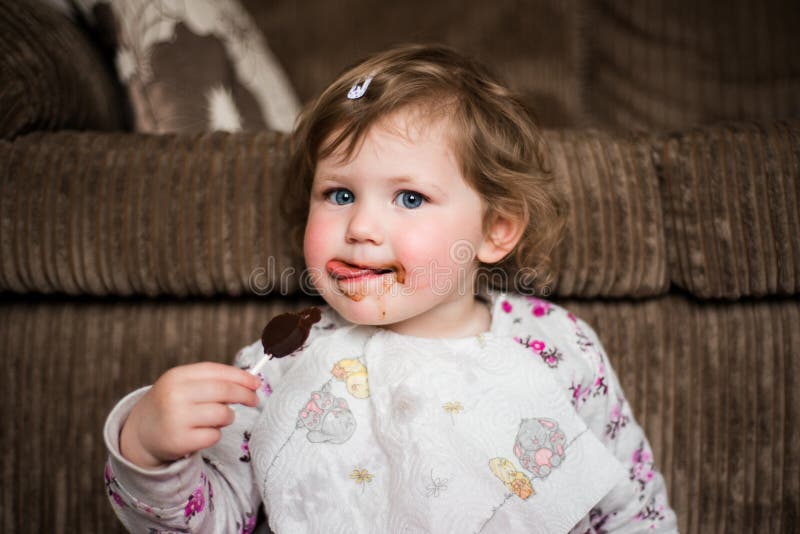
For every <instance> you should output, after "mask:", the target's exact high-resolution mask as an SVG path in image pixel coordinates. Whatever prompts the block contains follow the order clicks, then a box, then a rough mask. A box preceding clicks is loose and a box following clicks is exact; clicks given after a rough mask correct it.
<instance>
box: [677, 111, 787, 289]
mask: <svg viewBox="0 0 800 534" xmlns="http://www.w3.org/2000/svg"><path fill="white" fill-rule="evenodd" d="M661 164H662V167H663V180H662V189H663V198H664V211H665V215H666V216H665V231H666V233H667V242H668V244H669V266H670V268H669V272H670V276H671V278H672V281H673V282H674V283H675V284H677V285H679V286H681V287H683V288H685V289H688V290H689V291H691V292H692V293H693V294H695V295H698V296H700V297H724V298H735V297H740V296H744V295H752V296H761V295H792V294H796V293H798V292H800V121H792V122H779V123H772V124H763V125H762V124H746V123H743V124H730V125H725V126H718V127H707V128H699V129H694V130H690V131H686V132H684V133H680V134H675V135H673V136H670V137H669V138H668V139H666V140H665V141H664V144H663V149H662V151H661Z"/></svg>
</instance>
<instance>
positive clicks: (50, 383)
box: [0, 299, 303, 533]
mask: <svg viewBox="0 0 800 534" xmlns="http://www.w3.org/2000/svg"><path fill="white" fill-rule="evenodd" d="M302 305H303V303H302V302H299V301H297V300H292V301H285V300H270V301H264V300H239V301H224V300H214V301H198V300H195V301H184V302H165V301H161V302H159V301H155V300H151V301H131V302H93V303H89V302H85V301H83V302H81V301H78V300H67V299H64V300H60V301H53V302H46V303H35V302H25V301H23V300H17V301H16V302H8V301H6V302H5V303H0V341H1V344H0V357H2V361H3V364H4V366H5V367H6V369H7V370H6V372H4V373H3V378H2V392H0V398H2V404H1V405H2V416H3V421H4V422H3V428H4V429H3V432H2V447H3V451H4V452H3V454H4V457H3V465H4V466H5V467H4V470H3V475H2V481H0V494H2V496H1V497H0V502H2V503H3V506H2V513H0V529H2V531H3V532H9V533H10V532H64V533H66V532H74V533H88V532H97V533H100V532H125V529H124V528H123V527H122V525H121V524H120V523H119V522H118V521H117V519H116V517H115V516H114V513H113V511H112V509H111V506H110V504H109V503H108V502H107V500H106V498H105V490H104V488H103V464H104V461H105V458H106V450H105V444H104V443H103V437H102V436H103V434H102V428H103V423H104V421H105V418H106V416H107V415H108V412H109V411H110V410H111V408H112V407H113V405H114V403H116V401H118V400H119V399H121V398H122V397H123V396H124V395H125V394H127V393H128V392H130V391H133V390H134V389H136V388H138V387H141V386H144V385H147V384H150V383H152V382H153V381H154V380H155V379H156V378H158V376H160V375H161V374H162V373H163V372H164V371H166V370H167V369H169V368H171V367H174V366H176V365H181V364H185V363H192V362H197V361H203V360H212V361H220V362H224V363H230V362H232V361H233V357H234V355H235V354H236V351H237V350H238V349H240V348H241V347H243V346H244V345H246V344H249V343H252V342H254V341H256V340H257V339H259V337H260V335H261V329H263V328H264V325H265V324H266V323H267V321H269V319H270V318H271V317H273V316H274V315H276V314H278V313H281V312H283V311H287V310H290V309H292V310H293V309H296V308H297V307H299V306H302Z"/></svg>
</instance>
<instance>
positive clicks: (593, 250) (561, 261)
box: [547, 130, 668, 297]
mask: <svg viewBox="0 0 800 534" xmlns="http://www.w3.org/2000/svg"><path fill="white" fill-rule="evenodd" d="M547 141H548V144H549V146H550V149H551V153H552V155H553V162H554V169H555V172H556V173H558V174H559V175H560V179H561V180H562V181H563V183H564V187H565V190H566V192H567V198H568V199H569V202H570V210H571V212H570V219H569V223H568V227H567V232H566V237H565V240H564V241H563V243H562V245H561V247H560V249H559V251H558V256H557V258H558V273H557V282H556V294H558V295H560V296H581V297H596V296H601V295H602V296H631V297H642V296H648V295H657V294H660V293H663V292H664V291H666V289H667V285H668V279H667V269H666V266H667V258H666V245H665V243H664V231H663V230H664V228H663V215H662V210H661V198H660V195H659V191H658V177H657V175H656V169H655V167H654V166H653V160H652V157H651V150H650V147H651V144H650V140H649V139H648V138H647V137H645V136H639V137H634V136H627V137H626V136H619V135H611V134H608V133H604V132H599V131H592V130H574V131H567V130H560V131H553V132H549V133H548V136H547Z"/></svg>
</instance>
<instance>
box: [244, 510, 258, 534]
mask: <svg viewBox="0 0 800 534" xmlns="http://www.w3.org/2000/svg"><path fill="white" fill-rule="evenodd" d="M256 518H257V516H256V514H247V515H246V516H245V519H244V521H243V522H242V531H241V534H252V532H253V531H254V530H255V529H256Z"/></svg>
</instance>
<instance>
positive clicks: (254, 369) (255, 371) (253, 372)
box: [247, 354, 272, 376]
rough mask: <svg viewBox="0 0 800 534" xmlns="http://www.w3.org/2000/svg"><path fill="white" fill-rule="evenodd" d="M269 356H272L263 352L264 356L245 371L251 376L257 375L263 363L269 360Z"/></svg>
mask: <svg viewBox="0 0 800 534" xmlns="http://www.w3.org/2000/svg"><path fill="white" fill-rule="evenodd" d="M271 357H272V355H271V354H264V357H263V358H261V359H260V360H258V363H256V364H255V365H254V366H253V367H251V368H250V369H248V370H247V372H248V373H250V374H251V375H253V376H255V375H257V374H258V373H259V372H260V371H261V368H262V367H264V365H265V364H266V363H267V362H268V361H269V359H270V358H271Z"/></svg>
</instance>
